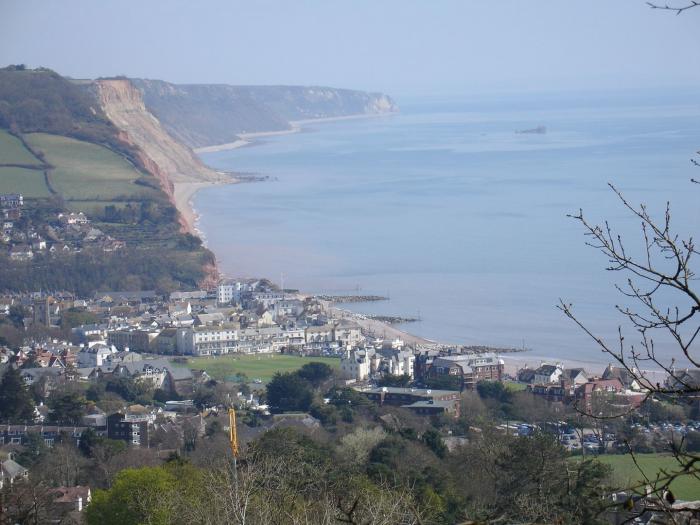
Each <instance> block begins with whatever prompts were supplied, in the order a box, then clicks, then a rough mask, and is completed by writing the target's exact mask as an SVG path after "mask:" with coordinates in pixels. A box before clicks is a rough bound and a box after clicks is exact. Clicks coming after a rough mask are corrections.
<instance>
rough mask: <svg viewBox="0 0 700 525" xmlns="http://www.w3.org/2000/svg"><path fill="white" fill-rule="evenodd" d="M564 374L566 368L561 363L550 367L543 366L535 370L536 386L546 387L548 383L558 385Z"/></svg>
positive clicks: (547, 365) (548, 365)
mask: <svg viewBox="0 0 700 525" xmlns="http://www.w3.org/2000/svg"><path fill="white" fill-rule="evenodd" d="M562 373H564V368H563V367H562V365H561V364H560V363H557V364H554V365H550V364H546V363H545V364H543V365H542V366H540V367H539V368H538V369H537V370H535V377H534V382H535V384H536V385H545V384H547V383H557V382H559V378H560V377H561V375H562Z"/></svg>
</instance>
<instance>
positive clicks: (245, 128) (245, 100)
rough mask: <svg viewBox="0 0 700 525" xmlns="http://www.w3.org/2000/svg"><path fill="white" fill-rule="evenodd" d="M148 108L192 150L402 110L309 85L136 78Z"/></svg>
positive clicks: (374, 96)
mask: <svg viewBox="0 0 700 525" xmlns="http://www.w3.org/2000/svg"><path fill="white" fill-rule="evenodd" d="M132 83H133V85H134V86H136V87H137V88H138V89H139V90H140V91H141V93H142V94H143V99H144V102H145V105H146V107H147V108H148V110H149V111H150V112H151V113H153V114H154V115H155V116H156V117H157V118H158V119H159V121H160V122H161V123H162V124H163V127H165V128H166V129H167V131H168V132H169V133H170V134H171V135H172V136H173V137H175V138H177V139H178V140H180V141H182V142H183V143H185V144H187V145H188V146H190V147H202V146H211V145H215V144H225V143H228V142H234V141H236V140H237V139H238V135H239V134H244V133H256V132H261V131H284V130H288V129H291V128H292V124H291V121H295V120H307V119H319V118H333V117H346V116H352V115H378V114H384V113H391V112H394V111H397V110H398V107H397V106H396V104H395V103H394V102H393V100H391V98H390V97H388V96H387V95H384V94H382V93H366V92H363V91H353V90H349V89H335V88H326V87H304V86H228V85H222V84H215V85H206V84H201V85H200V84H198V85H176V84H170V83H168V82H163V81H160V80H139V79H133V80H132Z"/></svg>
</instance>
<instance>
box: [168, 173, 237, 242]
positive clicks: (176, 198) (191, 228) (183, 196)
mask: <svg viewBox="0 0 700 525" xmlns="http://www.w3.org/2000/svg"><path fill="white" fill-rule="evenodd" d="M238 182H240V181H239V180H237V179H235V178H233V177H232V178H231V180H229V181H220V182H175V183H173V204H174V205H175V208H176V209H177V211H178V212H179V213H180V218H181V222H182V225H183V228H185V230H186V231H187V233H191V234H192V235H196V236H197V237H199V238H200V239H202V241H204V240H205V239H204V235H203V233H202V232H201V231H200V230H199V229H198V228H197V222H198V221H199V214H198V213H197V210H196V209H195V208H194V205H193V202H192V200H193V198H194V196H195V194H196V193H197V192H198V191H199V190H201V189H202V188H208V187H210V186H218V185H220V184H237V183H238Z"/></svg>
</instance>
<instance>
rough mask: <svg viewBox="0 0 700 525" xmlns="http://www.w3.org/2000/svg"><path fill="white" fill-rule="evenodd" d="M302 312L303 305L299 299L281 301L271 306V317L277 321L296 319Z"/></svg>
mask: <svg viewBox="0 0 700 525" xmlns="http://www.w3.org/2000/svg"><path fill="white" fill-rule="evenodd" d="M303 311H304V303H303V302H302V301H300V300H299V299H281V300H279V301H277V302H275V304H274V305H273V306H272V315H273V317H274V319H275V321H277V320H278V319H280V318H282V317H297V316H299V315H301V314H302V312H303Z"/></svg>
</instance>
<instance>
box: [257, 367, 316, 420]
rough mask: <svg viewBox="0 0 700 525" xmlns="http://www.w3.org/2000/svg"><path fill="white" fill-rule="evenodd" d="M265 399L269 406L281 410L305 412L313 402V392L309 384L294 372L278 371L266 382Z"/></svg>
mask: <svg viewBox="0 0 700 525" xmlns="http://www.w3.org/2000/svg"><path fill="white" fill-rule="evenodd" d="M266 392H267V401H268V403H269V404H270V406H271V407H272V408H273V409H275V410H279V411H281V412H287V411H290V412H292V411H302V412H305V411H307V410H308V409H309V407H310V406H311V403H312V402H313V398H314V393H313V390H312V388H311V385H310V384H309V382H308V381H306V380H305V379H303V378H301V377H299V375H298V374H295V373H290V372H287V373H284V374H280V373H279V372H278V373H276V374H275V376H274V377H273V378H272V380H271V381H270V382H269V383H268V384H267V387H266Z"/></svg>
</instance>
